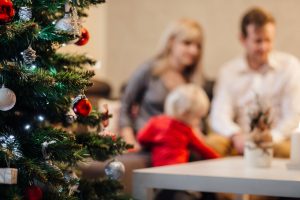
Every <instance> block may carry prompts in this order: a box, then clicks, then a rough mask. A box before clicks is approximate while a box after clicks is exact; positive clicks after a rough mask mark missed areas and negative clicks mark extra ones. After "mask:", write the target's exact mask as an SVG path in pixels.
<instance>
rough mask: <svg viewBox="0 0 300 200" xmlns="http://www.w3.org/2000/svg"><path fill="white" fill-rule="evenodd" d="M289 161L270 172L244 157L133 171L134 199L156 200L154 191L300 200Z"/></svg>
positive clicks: (299, 177)
mask: <svg viewBox="0 0 300 200" xmlns="http://www.w3.org/2000/svg"><path fill="white" fill-rule="evenodd" d="M287 162H288V160H286V159H274V160H273V161H272V167H271V168H248V167H246V166H245V162H244V160H243V158H242V157H229V158H223V159H215V160H206V161H198V162H192V163H186V164H179V165H171V166H163V167H153V168H145V169H138V170H134V174H133V197H134V198H136V199H139V200H146V199H148V200H150V199H153V189H154V188H160V189H162V188H164V189H176V190H193V191H202V192H224V193H235V194H256V195H266V196H285V197H300V171H298V170H288V169H287V168H286V163H287Z"/></svg>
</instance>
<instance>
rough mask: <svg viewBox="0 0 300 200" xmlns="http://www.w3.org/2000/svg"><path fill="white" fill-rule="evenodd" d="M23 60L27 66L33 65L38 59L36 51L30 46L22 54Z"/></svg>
mask: <svg viewBox="0 0 300 200" xmlns="http://www.w3.org/2000/svg"><path fill="white" fill-rule="evenodd" d="M21 55H22V57H23V60H24V62H25V64H27V65H29V64H32V63H33V62H34V61H35V59H36V51H35V50H33V49H32V48H31V46H29V47H28V48H27V49H26V50H24V51H22V52H21Z"/></svg>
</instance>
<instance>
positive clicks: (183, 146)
mask: <svg viewBox="0 0 300 200" xmlns="http://www.w3.org/2000/svg"><path fill="white" fill-rule="evenodd" d="M137 138H138V141H139V142H140V143H141V144H142V145H144V146H147V147H150V149H151V157H152V165H153V166H163V165H171V164H178V163H186V162H188V161H189V155H190V152H189V150H188V149H189V147H191V148H193V149H195V150H196V151H197V152H198V153H199V154H201V155H202V157H203V158H205V159H210V158H219V157H220V156H219V154H218V153H217V152H215V151H214V150H213V149H212V148H210V147H208V146H207V145H206V144H205V143H204V141H201V139H200V138H199V137H197V136H196V135H195V133H194V132H193V130H192V129H191V128H190V127H189V126H188V125H187V124H185V123H183V122H181V121H178V120H176V119H174V118H171V117H168V116H165V115H159V116H156V117H153V118H151V119H150V120H149V122H148V123H147V124H146V126H145V127H144V128H142V129H141V131H139V133H138V136H137Z"/></svg>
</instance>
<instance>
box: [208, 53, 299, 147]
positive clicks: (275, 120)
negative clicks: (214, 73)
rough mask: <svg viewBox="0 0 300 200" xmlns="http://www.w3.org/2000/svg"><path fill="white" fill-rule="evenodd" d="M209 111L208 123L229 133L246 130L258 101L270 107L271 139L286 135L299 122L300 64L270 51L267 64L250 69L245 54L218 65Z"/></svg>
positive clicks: (215, 128) (293, 58) (222, 131)
mask: <svg viewBox="0 0 300 200" xmlns="http://www.w3.org/2000/svg"><path fill="white" fill-rule="evenodd" d="M214 92H215V94H214V99H213V102H212V111H211V118H210V122H211V126H212V129H213V130H214V131H216V132H217V133H220V134H223V135H225V136H231V135H232V134H235V133H248V132H249V131H250V121H251V119H250V115H251V112H252V113H253V111H255V109H256V108H257V103H258V101H259V103H260V104H261V105H263V106H265V107H264V108H265V109H267V108H270V109H271V115H270V117H271V121H272V130H271V132H272V136H273V139H274V141H275V142H279V141H281V140H283V139H286V138H288V137H289V135H290V133H291V132H292V130H293V129H294V128H296V127H297V125H298V123H299V120H300V118H299V116H300V63H299V61H298V60H297V59H296V58H295V57H293V56H291V55H289V54H285V53H281V52H272V53H271V54H270V55H269V60H268V64H267V65H265V66H262V67H261V69H259V70H252V69H251V68H250V67H249V66H248V63H247V60H246V58H245V57H239V58H237V59H234V60H232V61H231V62H229V63H227V64H225V66H223V67H222V68H221V71H220V75H219V78H218V80H217V85H216V88H215V91H214Z"/></svg>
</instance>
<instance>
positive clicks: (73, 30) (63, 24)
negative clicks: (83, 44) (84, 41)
mask: <svg viewBox="0 0 300 200" xmlns="http://www.w3.org/2000/svg"><path fill="white" fill-rule="evenodd" d="M55 29H56V30H57V31H61V32H65V33H68V34H70V35H73V36H74V37H79V36H80V34H81V32H80V22H79V17H78V14H77V9H76V8H75V7H71V5H70V4H69V3H66V4H65V15H64V17H63V18H62V19H60V20H58V21H57V23H56V24H55Z"/></svg>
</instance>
